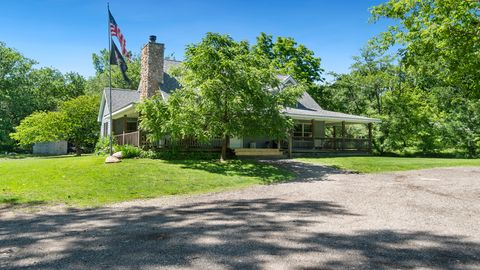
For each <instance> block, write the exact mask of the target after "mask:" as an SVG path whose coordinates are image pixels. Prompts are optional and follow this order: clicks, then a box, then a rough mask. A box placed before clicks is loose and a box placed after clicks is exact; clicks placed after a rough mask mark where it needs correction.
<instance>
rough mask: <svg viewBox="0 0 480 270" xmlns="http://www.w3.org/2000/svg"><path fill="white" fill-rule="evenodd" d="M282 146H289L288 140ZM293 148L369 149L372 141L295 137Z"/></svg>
mask: <svg viewBox="0 0 480 270" xmlns="http://www.w3.org/2000/svg"><path fill="white" fill-rule="evenodd" d="M282 147H284V148H288V142H284V143H283V144H282ZM292 149H294V150H347V151H349V150H357V151H369V150H370V141H369V140H368V139H363V138H319V137H293V138H292Z"/></svg>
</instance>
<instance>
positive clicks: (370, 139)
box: [368, 123, 373, 153]
mask: <svg viewBox="0 0 480 270" xmlns="http://www.w3.org/2000/svg"><path fill="white" fill-rule="evenodd" d="M372 137H373V136H372V123H368V152H370V153H372Z"/></svg>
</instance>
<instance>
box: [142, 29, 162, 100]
mask: <svg viewBox="0 0 480 270" xmlns="http://www.w3.org/2000/svg"><path fill="white" fill-rule="evenodd" d="M156 40H157V37H156V36H150V40H149V42H148V43H147V44H145V46H143V49H142V59H141V70H140V85H139V86H138V91H139V92H140V98H141V99H144V98H150V97H152V96H153V95H155V94H157V93H158V92H159V91H160V84H161V83H163V57H164V52H165V45H164V44H162V43H157V42H156Z"/></svg>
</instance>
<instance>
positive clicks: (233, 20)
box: [0, 0, 388, 77]
mask: <svg viewBox="0 0 480 270" xmlns="http://www.w3.org/2000/svg"><path fill="white" fill-rule="evenodd" d="M381 2H383V1H382V0H336V1H333V0H296V1H284V0H265V1H261V0H257V1H250V0H243V1H242V0H228V1H227V0H223V1H222V0H197V1H195V0H170V1H165V0H157V1H155V0H136V1H126V0H110V1H109V4H110V10H111V12H112V14H113V16H114V17H115V20H116V21H117V23H118V25H119V27H120V29H121V31H122V33H123V34H124V36H125V38H126V41H127V49H128V50H130V51H132V52H133V53H139V52H140V50H141V47H142V45H143V44H145V43H146V42H147V41H148V36H149V35H156V36H157V42H161V43H164V44H165V47H166V51H165V55H166V56H169V55H172V54H173V55H174V57H175V58H176V59H178V60H182V59H183V52H184V49H185V46H186V45H188V44H191V43H196V42H199V41H200V40H201V38H202V37H203V36H204V35H205V33H207V32H218V33H222V34H229V35H231V36H232V37H233V38H234V39H236V40H248V41H250V42H251V43H254V42H255V37H256V36H258V34H259V33H260V32H265V33H267V34H272V35H274V36H284V37H293V38H294V39H295V40H296V41H297V42H298V43H300V44H304V45H305V46H306V47H307V48H309V49H311V50H312V51H314V52H315V55H316V56H318V57H320V58H321V59H322V61H321V65H322V68H323V69H325V71H327V72H329V71H334V72H337V73H345V72H348V70H349V66H350V65H351V64H352V56H354V55H358V53H359V50H360V48H361V47H362V46H364V45H365V44H366V42H367V41H368V40H369V39H370V38H372V37H373V36H375V35H377V34H378V33H380V32H381V31H383V30H385V29H386V27H387V23H388V22H385V21H380V22H377V23H375V24H372V23H369V18H370V13H369V8H370V7H372V6H375V5H378V4H379V3H381ZM0 3H1V6H2V16H0V25H1V26H0V41H1V42H4V43H6V45H7V46H8V47H11V48H15V49H16V50H17V51H19V52H21V53H22V54H23V55H24V56H26V57H28V58H31V59H35V60H36V61H38V62H39V66H48V67H53V68H56V69H59V70H60V71H62V72H68V71H75V72H78V73H80V74H82V75H84V76H86V77H89V76H92V75H94V73H95V71H94V69H93V65H92V57H91V55H92V53H94V52H98V51H100V49H102V48H106V47H108V32H107V1H103V0H63V1H61V0H36V1H34V0H30V1H27V0H0ZM117 44H118V42H117Z"/></svg>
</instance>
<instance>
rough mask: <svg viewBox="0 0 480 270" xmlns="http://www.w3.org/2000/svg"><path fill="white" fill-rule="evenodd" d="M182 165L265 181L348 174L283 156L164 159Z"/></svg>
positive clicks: (312, 179) (285, 180) (303, 179)
mask: <svg viewBox="0 0 480 270" xmlns="http://www.w3.org/2000/svg"><path fill="white" fill-rule="evenodd" d="M167 162H168V163H171V164H177V165H181V166H182V168H188V169H194V170H203V171H207V172H210V173H217V174H222V175H229V176H236V175H238V176H247V177H258V178H260V179H262V182H263V183H265V184H275V183H283V182H291V181H298V182H306V181H324V180H326V179H327V176H328V175H331V174H349V173H352V172H349V171H343V170H339V169H336V168H333V167H331V166H324V165H320V164H310V163H304V162H298V161H293V160H289V159H285V160H278V159H277V160H275V159H272V160H261V159H255V160H253V159H243V160H240V159H236V160H229V161H228V162H225V163H221V162H219V161H217V160H167Z"/></svg>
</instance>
